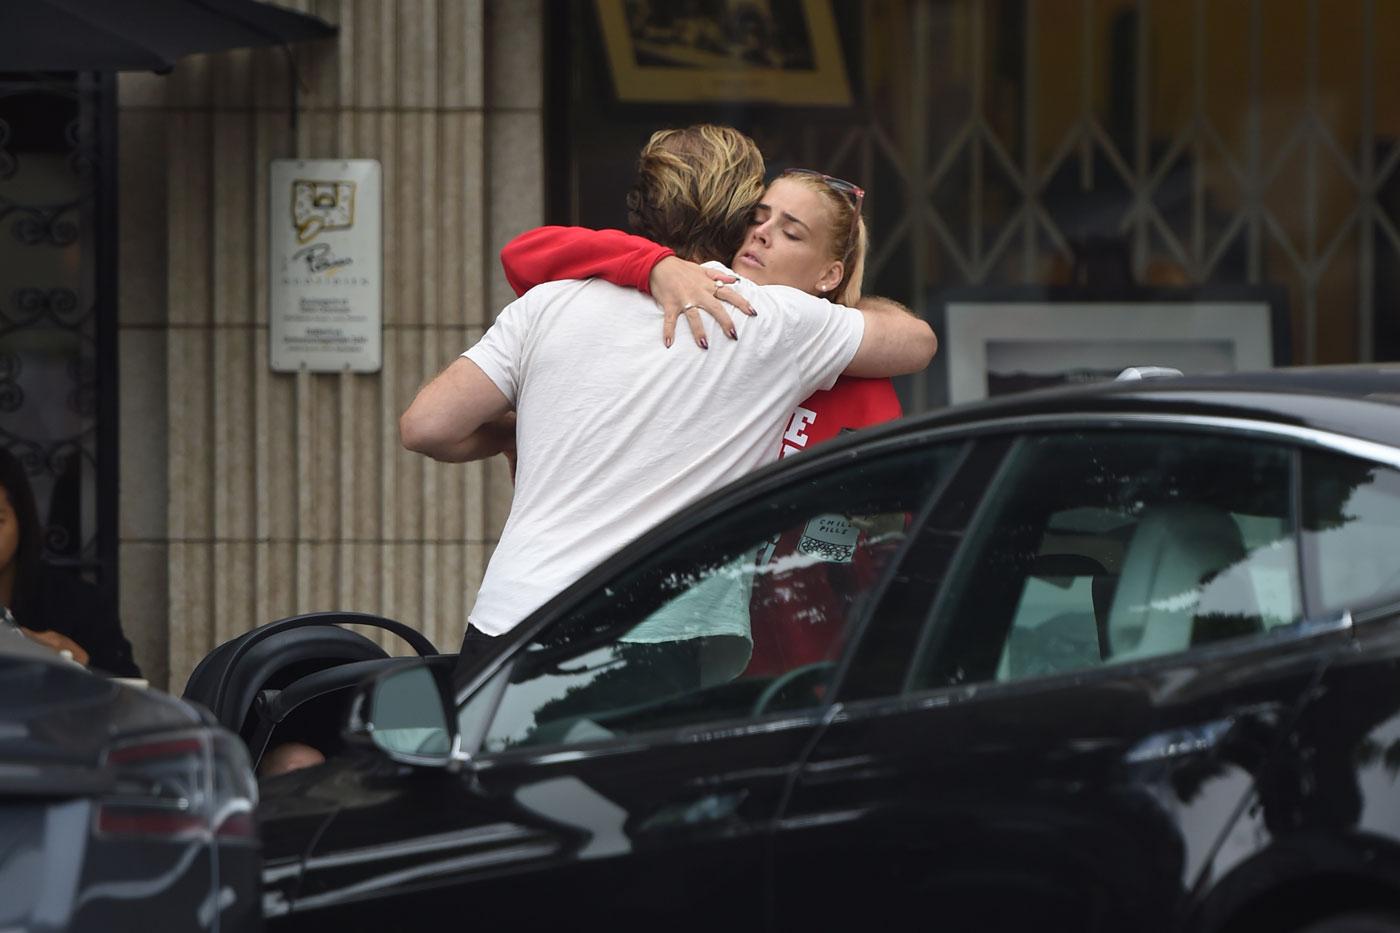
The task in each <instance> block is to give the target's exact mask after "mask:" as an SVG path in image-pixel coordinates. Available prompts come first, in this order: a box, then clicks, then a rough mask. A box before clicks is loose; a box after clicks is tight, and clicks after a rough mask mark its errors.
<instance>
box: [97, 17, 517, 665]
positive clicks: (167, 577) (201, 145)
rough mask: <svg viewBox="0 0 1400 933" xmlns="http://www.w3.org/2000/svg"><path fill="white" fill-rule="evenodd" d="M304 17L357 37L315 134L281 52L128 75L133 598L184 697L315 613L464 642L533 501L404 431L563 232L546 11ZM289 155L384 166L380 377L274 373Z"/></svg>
mask: <svg viewBox="0 0 1400 933" xmlns="http://www.w3.org/2000/svg"><path fill="white" fill-rule="evenodd" d="M284 3H285V5H288V6H298V7H300V8H301V9H304V10H308V11H310V12H313V13H315V14H316V15H319V16H321V17H323V18H324V19H326V20H327V21H330V22H334V23H337V24H339V26H340V35H339V37H338V38H337V39H336V40H334V41H328V42H324V43H315V44H303V45H300V46H297V47H296V49H295V51H296V60H297V66H298V68H299V70H300V72H301V79H302V83H303V85H304V91H303V92H302V93H301V95H300V101H299V107H298V113H297V121H296V123H297V125H296V128H295V130H293V126H292V119H291V115H290V113H289V95H288V75H289V68H288V62H287V59H286V56H285V55H284V54H283V52H281V51H280V50H256V51H248V50H244V51H236V52H229V53H224V54H220V55H210V56H197V57H193V58H189V59H185V60H183V61H182V62H181V63H180V65H179V66H178V67H177V68H176V70H175V71H174V73H173V74H171V75H168V76H164V77H161V76H155V75H123V76H122V78H121V80H120V85H119V87H120V117H119V127H120V130H119V133H120V145H121V152H120V159H121V168H120V181H121V187H120V195H119V196H120V202H121V228H120V235H121V240H120V249H121V258H120V284H121V294H120V314H119V339H120V343H119V364H118V365H119V371H120V392H121V435H120V436H121V463H120V485H121V493H120V514H121V528H120V539H121V550H120V562H121V565H120V566H121V577H120V594H121V609H122V618H123V621H124V624H125V626H126V628H127V631H128V634H129V635H130V636H131V638H132V641H133V643H134V644H135V647H136V652H137V657H138V660H139V661H140V662H141V664H142V666H143V667H144V668H145V669H146V671H147V672H148V674H149V675H150V677H151V679H152V681H153V682H154V683H156V684H157V685H161V686H166V685H168V686H169V687H170V689H172V690H176V691H178V690H179V689H181V688H182V687H183V685H184V682H185V679H186V678H187V676H188V674H189V671H190V670H191V669H192V667H193V666H194V664H195V663H196V662H197V661H198V660H199V658H200V657H202V656H203V655H204V654H205V653H206V652H208V650H209V649H210V648H212V647H213V646H214V645H216V644H218V643H219V642H222V641H224V640H226V639H228V638H230V637H232V636H233V635H235V634H237V633H239V632H242V631H245V630H247V629H249V628H252V627H253V626H256V625H259V624H261V623H263V622H267V621H270V620H272V619H277V618H281V617H283V616H287V615H290V614H293V613H297V612H305V611H310V610H318V609H354V610H361V611H366V612H375V613H380V614H383V615H388V616H391V617H393V618H397V619H400V620H402V621H404V622H406V623H408V624H410V625H412V626H413V627H415V628H417V629H419V630H421V631H423V632H424V633H426V634H427V635H428V636H429V637H430V638H432V639H434V641H435V642H436V643H437V644H438V645H439V646H440V647H442V648H443V649H444V650H455V648H456V645H457V643H458V641H459V640H460V638H461V633H462V630H463V628H464V626H465V619H466V610H467V609H468V607H469V606H470V605H471V601H472V599H473V598H474V595H475V591H476V587H477V584H478V582H479V580H480V578H481V572H482V569H483V567H484V564H485V560H486V558H487V557H488V556H489V553H490V550H491V547H492V545H493V544H494V542H495V540H496V538H497V537H498V534H499V530H500V527H501V524H502V522H503V520H504V516H505V513H506V511H507V510H508V508H509V500H510V483H509V477H508V476H507V475H506V473H505V469H504V463H503V462H500V461H499V460H498V462H495V463H487V464H471V465H467V466H453V465H441V464H434V463H431V462H429V461H427V460H425V459H424V458H422V457H419V456H416V455H412V454H409V453H407V452H405V451H404V450H402V449H401V448H400V447H399V444H398V438H397V419H398V415H399V413H400V412H402V411H403V409H404V408H405V407H406V406H407V405H408V403H409V401H410V400H411V399H412V397H413V394H414V393H415V392H416V391H417V389H418V387H419V385H421V384H422V383H423V382H424V381H425V380H426V379H427V378H429V377H430V376H432V375H433V374H434V373H436V372H437V371H438V370H439V369H440V368H441V367H442V366H444V365H445V364H446V363H447V362H449V361H450V360H451V359H452V358H453V357H454V356H455V355H456V354H457V353H459V352H460V351H461V350H462V349H463V348H464V347H465V346H467V345H468V344H469V343H470V342H471V341H472V340H474V339H475V338H476V337H477V336H478V335H479V334H480V333H481V330H482V328H483V327H484V326H485V325H487V324H488V323H489V322H490V320H491V318H492V316H493V314H494V312H495V311H496V310H498V309H499V307H501V306H502V305H503V304H505V303H506V302H507V301H508V300H509V298H510V297H511V295H510V292H509V289H508V288H507V286H506V284H505V281H504V277H503V276H502V275H501V273H500V271H499V263H498V261H497V258H496V254H497V251H498V250H499V247H500V245H501V244H503V243H504V242H505V241H506V240H508V239H509V238H510V237H511V236H513V235H514V234H516V233H518V232H520V231H521V230H524V229H526V228H528V227H531V226H534V225H536V224H538V223H540V222H541V220H542V217H543V188H544V165H543V152H542V127H541V106H542V85H543V81H542V71H541V43H542V27H541V18H542V15H543V11H542V9H541V6H542V4H541V2H540V0H301V2H300V3H295V2H286V0H284ZM289 156H300V157H304V158H325V157H344V158H374V159H378V160H379V161H380V162H381V163H382V165H383V172H384V269H385V281H384V368H383V371H382V372H380V373H378V374H374V375H352V374H339V375H310V374H300V375H283V374H274V373H272V372H271V371H269V369H268V328H267V254H266V231H267V207H266V204H267V188H266V185H267V175H268V162H269V160H271V159H273V158H279V157H289ZM388 644H390V645H393V644H394V642H393V641H392V640H390V641H389V642H388ZM395 650H402V649H401V648H396V649H395Z"/></svg>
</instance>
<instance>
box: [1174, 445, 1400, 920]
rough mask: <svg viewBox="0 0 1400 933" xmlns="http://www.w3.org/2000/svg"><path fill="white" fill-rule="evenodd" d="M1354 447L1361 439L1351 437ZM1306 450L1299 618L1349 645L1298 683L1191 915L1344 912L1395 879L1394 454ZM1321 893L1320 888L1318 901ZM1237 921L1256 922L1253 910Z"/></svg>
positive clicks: (1397, 477)
mask: <svg viewBox="0 0 1400 933" xmlns="http://www.w3.org/2000/svg"><path fill="white" fill-rule="evenodd" d="M1358 446H1363V447H1364V446H1366V445H1358ZM1370 452H1371V453H1372V454H1374V455H1375V456H1376V457H1378V458H1379V457H1384V458H1385V459H1386V460H1387V461H1388V462H1378V460H1376V459H1362V458H1360V457H1357V456H1355V455H1354V451H1353V452H1349V453H1346V454H1343V453H1340V452H1338V451H1335V450H1322V449H1314V450H1308V451H1305V452H1304V454H1303V457H1302V471H1303V472H1302V483H1301V484H1300V485H1301V500H1302V536H1301V539H1300V540H1301V545H1302V555H1303V566H1304V570H1305V576H1304V587H1303V590H1304V594H1305V598H1306V600H1307V603H1308V607H1309V609H1308V611H1309V614H1310V615H1311V616H1313V617H1315V618H1318V619H1330V620H1332V622H1333V624H1334V625H1335V626H1336V627H1337V630H1338V632H1339V634H1340V635H1342V636H1345V637H1346V638H1348V639H1349V641H1350V649H1351V650H1347V651H1344V652H1339V653H1337V654H1335V655H1334V656H1333V657H1332V658H1331V661H1330V663H1329V664H1328V665H1327V667H1326V669H1325V671H1323V673H1322V675H1321V677H1320V678H1319V681H1318V684H1317V686H1316V687H1315V688H1314V689H1312V690H1310V691H1308V695H1307V701H1306V703H1305V704H1304V706H1303V708H1302V709H1301V710H1300V711H1299V715H1298V716H1297V717H1296V719H1295V721H1294V724H1293V726H1292V727H1291V728H1290V730H1289V733H1288V736H1287V740H1286V741H1284V742H1281V743H1279V745H1278V747H1277V751H1276V753H1275V755H1274V756H1273V758H1272V760H1271V762H1270V764H1269V767H1268V771H1267V773H1266V774H1265V775H1264V777H1263V778H1262V779H1261V780H1260V782H1259V792H1258V801H1257V805H1254V806H1251V807H1249V808H1247V809H1246V810H1245V811H1244V812H1243V813H1242V814H1241V817H1240V820H1239V823H1238V825H1237V826H1236V827H1235V828H1234V829H1233V831H1232V832H1231V833H1230V835H1229V838H1228V839H1227V840H1225V841H1224V843H1223V844H1222V845H1221V846H1220V847H1219V849H1218V850H1217V852H1216V854H1215V856H1214V858H1213V859H1212V864H1211V866H1210V870H1209V872H1208V877H1209V886H1208V887H1207V886H1206V885H1203V886H1202V887H1203V890H1202V891H1201V893H1200V904H1199V905H1198V910H1197V916H1196V917H1195V918H1194V920H1195V922H1196V924H1197V925H1198V926H1200V927H1201V928H1206V925H1207V924H1209V925H1211V927H1213V926H1214V925H1215V924H1217V923H1223V922H1230V921H1234V920H1235V918H1236V917H1237V915H1238V911H1240V910H1241V909H1244V908H1248V909H1251V910H1257V909H1258V907H1259V905H1260V904H1261V903H1262V904H1263V905H1265V907H1264V910H1265V911H1267V912H1268V916H1275V917H1278V916H1288V917H1289V919H1290V922H1293V921H1295V920H1296V921H1297V922H1298V923H1302V922H1304V921H1307V920H1321V919H1322V918H1324V917H1328V916H1333V915H1337V914H1343V913H1348V912H1352V911H1354V910H1355V909H1356V905H1357V903H1358V900H1359V899H1360V898H1361V897H1362V896H1364V894H1365V892H1367V891H1369V890H1375V889H1378V888H1376V887H1375V886H1376V883H1377V880H1378V879H1383V881H1382V884H1383V885H1385V886H1389V885H1393V883H1394V881H1393V879H1394V878H1396V877H1397V875H1400V824H1397V821H1396V819H1395V813H1396V802H1397V795H1396V773H1397V771H1400V739H1397V737H1400V549H1397V548H1396V544H1395V543H1396V541H1397V540H1400V468H1397V467H1400V461H1398V460H1397V458H1396V456H1395V454H1394V452H1393V451H1391V452H1387V451H1385V450H1384V449H1382V448H1372V449H1371V451H1370ZM1329 892H1330V896H1329ZM1250 922H1254V923H1256V925H1257V923H1263V922H1268V920H1267V917H1266V916H1265V914H1264V913H1258V912H1256V913H1254V914H1253V915H1252V919H1251V921H1250Z"/></svg>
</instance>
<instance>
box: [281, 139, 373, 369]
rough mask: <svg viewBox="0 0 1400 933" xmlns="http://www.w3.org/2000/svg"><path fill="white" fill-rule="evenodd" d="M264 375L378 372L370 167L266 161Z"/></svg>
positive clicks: (348, 162)
mask: <svg viewBox="0 0 1400 933" xmlns="http://www.w3.org/2000/svg"><path fill="white" fill-rule="evenodd" d="M268 175H269V178H270V186H271V190H270V191H269V192H268V197H269V199H270V203H269V209H268V217H269V218H270V226H271V231H270V233H271V236H270V237H269V241H270V242H271V244H272V254H271V257H270V262H269V264H268V278H269V280H270V286H269V291H268V314H269V316H270V318H271V321H270V322H269V324H270V326H269V331H270V333H271V341H272V345H271V352H270V357H271V360H272V368H273V370H274V371H276V372H296V371H297V370H300V369H306V370H310V371H311V372H318V373H329V372H341V371H342V370H346V369H348V370H351V371H352V372H357V373H373V372H378V371H379V368H380V362H381V358H382V355H383V354H382V349H383V261H384V241H383V237H382V235H381V230H382V227H381V207H380V171H379V162H378V161H376V160H374V159H273V160H272V167H271V171H270V172H269V173H268Z"/></svg>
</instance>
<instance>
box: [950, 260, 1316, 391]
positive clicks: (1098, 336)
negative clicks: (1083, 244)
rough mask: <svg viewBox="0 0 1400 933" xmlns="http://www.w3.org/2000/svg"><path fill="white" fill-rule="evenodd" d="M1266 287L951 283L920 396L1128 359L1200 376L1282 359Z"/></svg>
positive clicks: (1284, 350)
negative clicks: (1091, 288) (1102, 291)
mask: <svg viewBox="0 0 1400 933" xmlns="http://www.w3.org/2000/svg"><path fill="white" fill-rule="evenodd" d="M1286 309H1287V305H1286V300H1285V296H1284V292H1283V289H1282V288H1280V287H1276V286H1238V287H1235V286H1219V287H1211V286H1202V287H1199V288H1171V289H1147V290H1142V291H1135V292H1134V293H1133V294H1132V296H1131V297H1130V298H1129V297H1125V298H1121V299H1105V298H1104V297H1103V296H1101V295H1096V296H1090V295H1086V294H1084V293H1082V292H1077V291H1076V290H1073V289H1058V288H1051V289H1045V288H1024V289H1014V288H1012V289H956V290H952V291H949V292H946V293H944V294H943V295H941V296H940V298H939V300H938V301H937V302H936V304H935V307H934V308H933V313H932V314H931V318H932V320H931V322H930V323H932V324H933V327H934V330H935V332H936V333H937V334H938V341H939V349H938V357H937V360H938V361H939V366H937V367H936V368H935V367H931V372H930V376H931V377H932V378H931V382H930V391H929V402H930V403H931V404H935V405H936V404H949V405H956V404H959V403H961V402H970V401H976V400H977V399H984V398H989V397H991V396H995V395H1005V394H1007V393H1010V392H1020V391H1025V390H1028V389H1038V388H1044V387H1046V386H1053V385H1065V384H1072V383H1078V382H1096V381H1100V380H1105V379H1113V378H1115V377H1116V376H1117V375H1118V374H1119V373H1121V372H1122V371H1123V370H1124V369H1127V368H1128V367H1130V366H1139V367H1140V366H1164V367H1170V368H1172V369H1178V370H1181V371H1182V372H1183V373H1187V374H1192V375H1201V374H1209V373H1224V372H1237V371H1248V370H1258V369H1269V368H1271V367H1274V366H1279V365H1286V364H1287V363H1288V362H1289V359H1290V354H1289V346H1288V334H1289V331H1288V320H1287V310H1286Z"/></svg>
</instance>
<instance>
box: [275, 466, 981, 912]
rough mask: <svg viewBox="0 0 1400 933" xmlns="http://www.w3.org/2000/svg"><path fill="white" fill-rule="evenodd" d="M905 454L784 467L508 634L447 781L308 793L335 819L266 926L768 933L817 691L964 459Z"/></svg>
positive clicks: (382, 778)
mask: <svg viewBox="0 0 1400 933" xmlns="http://www.w3.org/2000/svg"><path fill="white" fill-rule="evenodd" d="M908 447H909V445H908V444H906V443H903V442H901V441H899V440H894V441H890V442H889V443H887V444H885V445H880V444H876V445H875V449H874V450H873V451H871V452H861V453H860V454H859V455H858V456H853V455H852V454H851V453H847V454H845V455H842V456H836V457H826V458H824V459H823V458H822V457H821V455H819V454H814V455H809V456H811V458H812V459H811V460H810V461H809V463H808V464H807V465H806V467H805V468H804V465H803V464H800V463H797V462H795V461H794V463H793V464H792V466H791V468H785V469H784V470H783V471H781V472H780V473H778V474H775V475H774V476H773V478H772V479H770V480H768V481H760V482H758V483H756V484H753V485H752V486H751V487H750V488H748V489H746V490H745V491H744V492H742V493H739V494H736V495H734V496H731V497H728V498H727V499H721V500H718V501H715V502H713V503H712V504H711V505H710V506H709V507H708V508H705V509H702V510H700V511H699V512H698V513H692V515H691V516H690V517H688V518H684V519H679V520H675V521H674V522H672V523H671V525H670V527H668V528H667V529H665V530H664V531H660V532H658V533H656V534H655V535H653V536H652V538H651V539H649V540H647V541H644V542H642V543H640V544H639V545H638V546H637V547H636V548H634V549H633V552H632V553H633V554H634V555H639V556H634V557H633V558H632V559H630V560H629V559H628V558H627V557H625V556H619V558H618V559H616V560H615V561H614V562H613V564H612V565H611V566H610V567H604V568H600V570H599V571H598V572H597V573H595V574H594V575H593V577H592V578H591V579H590V580H589V581H585V582H584V583H581V584H580V585H579V586H578V587H577V588H576V590H575V592H577V593H578V596H577V597H576V598H575V597H573V596H565V597H563V598H562V599H561V600H560V601H556V603H555V604H554V605H553V606H551V607H546V609H545V610H543V611H542V613H541V614H540V616H539V617H538V618H536V619H533V620H527V621H526V622H525V623H523V627H524V628H525V629H526V630H527V634H523V635H522V637H520V638H517V640H516V641H515V642H514V643H513V647H511V648H510V649H509V650H508V651H507V652H506V653H505V654H503V656H501V657H500V658H499V659H495V660H493V661H491V662H490V663H488V664H487V665H486V666H485V668H482V669H479V670H476V671H475V672H474V673H469V674H467V675H465V676H466V680H464V681H463V683H462V690H463V694H462V701H461V706H460V709H459V710H458V721H459V724H460V728H461V734H462V736H463V737H464V741H465V742H466V743H467V746H466V747H468V748H469V749H470V750H471V751H472V752H473V758H472V761H471V763H470V765H468V766H467V767H466V769H465V770H464V771H463V772H462V773H461V774H456V775H453V774H445V773H443V772H440V771H439V772H431V771H424V772H407V773H403V772H399V771H396V770H395V769H394V768H392V767H389V766H388V764H387V763H382V764H381V766H379V767H377V768H371V767H368V766H362V767H358V768H351V767H346V768H344V770H342V771H341V772H340V773H339V775H337V776H336V777H335V778H334V779H333V782H338V783H337V786H336V787H334V788H331V787H329V786H328V785H327V783H324V782H323V783H322V785H321V787H322V788H324V791H323V792H324V793H326V794H328V795H331V796H334V798H335V799H336V801H337V803H338V804H339V805H340V807H341V809H340V811H339V812H338V813H337V814H336V815H335V816H334V818H333V819H331V820H330V821H329V823H328V825H327V826H326V828H325V829H324V831H322V832H321V833H320V834H319V836H318V838H317V839H316V840H315V842H314V844H313V846H312V851H311V853H310V855H309V857H308V858H307V859H306V860H305V867H304V877H303V880H302V882H301V886H300V890H299V892H298V893H297V894H296V896H295V901H294V903H292V904H291V905H290V906H289V907H288V909H287V911H286V913H285V917H286V922H285V925H286V926H287V927H288V928H298V929H300V928H302V927H301V926H300V924H311V925H313V926H323V925H324V926H335V925H337V924H350V925H351V926H354V927H356V928H363V927H366V926H371V927H373V928H374V929H376V930H394V929H409V928H412V929H417V928H419V924H421V923H423V922H424V921H425V919H426V918H440V917H466V916H471V917H474V918H493V919H494V918H500V919H501V920H504V921H509V922H510V923H512V924H516V925H523V926H524V927H525V928H533V927H535V926H543V924H544V923H546V922H550V923H558V922H561V921H571V922H578V923H584V924H588V925H590V926H592V925H598V926H601V925H603V924H617V923H626V924H634V925H635V924H637V923H639V922H641V921H642V919H643V918H652V919H654V918H656V917H660V916H664V917H666V918H667V921H666V922H667V926H668V928H682V929H692V928H696V929H698V928H707V929H714V928H715V927H716V924H721V923H722V924H725V925H729V926H733V925H736V924H737V925H739V926H741V927H744V928H756V927H763V926H765V925H766V924H767V909H768V906H769V904H768V900H767V897H768V892H769V890H770V887H769V883H768V881H769V879H768V876H767V860H766V857H767V855H768V849H767V840H768V838H769V836H770V834H771V828H772V821H773V818H774V815H775V814H776V813H777V811H778V809H779V804H780V800H781V797H782V794H783V793H784V791H785V790H786V788H787V787H788V786H789V783H790V779H791V776H792V773H793V770H794V769H795V767H796V764H797V762H798V761H799V760H800V758H801V755H802V752H803V751H804V750H805V749H806V747H807V746H808V745H809V744H810V742H811V740H812V737H813V736H814V734H815V730H816V729H817V727H818V723H819V722H820V717H821V715H822V709H823V707H824V706H825V705H827V704H828V703H829V695H828V694H827V692H826V687H827V685H828V684H829V683H830V679H831V676H832V672H833V671H834V669H835V667H836V665H837V664H838V662H839V661H840V660H841V659H842V657H843V656H844V652H845V648H846V645H847V644H848V643H849V642H850V632H851V629H852V627H853V626H855V625H857V624H859V622H860V621H861V620H862V619H863V618H864V617H865V614H866V610H867V607H868V606H869V605H870V604H871V603H872V601H873V599H874V597H875V596H877V595H878V593H879V592H880V590H881V589H882V588H883V587H884V586H885V581H886V577H887V570H888V569H889V567H890V566H892V564H893V561H894V560H895V558H896V556H897V555H898V553H899V552H900V551H901V550H902V548H903V547H904V546H905V545H906V543H907V539H908V535H909V533H910V528H911V527H912V524H913V520H914V516H915V515H916V514H917V513H918V512H919V511H920V510H921V508H922V507H923V505H924V503H925V502H927V501H928V500H929V498H930V496H931V495H932V493H933V491H934V490H935V489H936V488H937V487H938V485H939V484H940V482H941V481H942V479H943V478H944V477H945V475H946V474H947V472H948V470H949V469H950V466H951V464H952V463H953V462H954V461H955V459H956V457H957V456H958V454H959V452H960V450H961V447H960V446H958V445H953V446H950V447H947V448H938V449H935V450H925V449H917V450H913V451H911V450H909V449H908ZM316 793H317V791H316V790H315V789H313V788H308V791H307V796H308V797H312V796H315V795H316Z"/></svg>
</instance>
